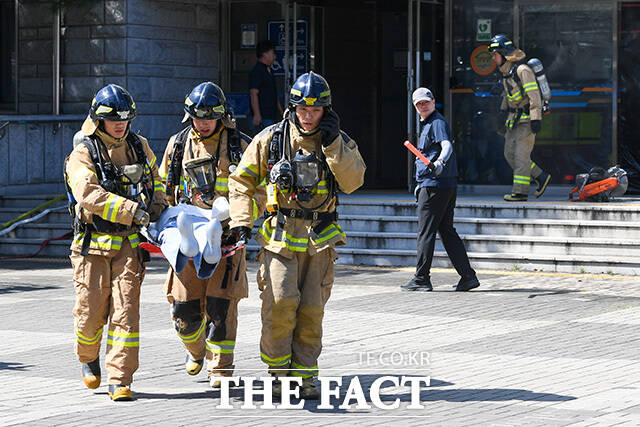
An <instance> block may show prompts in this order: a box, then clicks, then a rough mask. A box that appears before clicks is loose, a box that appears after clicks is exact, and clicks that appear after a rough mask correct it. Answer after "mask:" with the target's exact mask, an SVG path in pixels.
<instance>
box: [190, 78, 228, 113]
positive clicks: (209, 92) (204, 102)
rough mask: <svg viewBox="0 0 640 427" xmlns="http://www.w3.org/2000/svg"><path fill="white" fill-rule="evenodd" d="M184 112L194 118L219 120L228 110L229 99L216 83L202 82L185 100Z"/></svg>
mask: <svg viewBox="0 0 640 427" xmlns="http://www.w3.org/2000/svg"><path fill="white" fill-rule="evenodd" d="M184 112H185V113H187V115H189V117H191V118H192V119H201V120H217V119H220V118H222V117H223V116H224V115H225V113H226V112H227V99H226V98H225V96H224V92H222V89H220V87H219V86H218V85H216V84H215V83H211V82H204V83H200V84H199V85H198V86H196V87H194V88H193V90H192V91H191V93H190V94H189V95H188V96H187V98H186V99H185V100H184Z"/></svg>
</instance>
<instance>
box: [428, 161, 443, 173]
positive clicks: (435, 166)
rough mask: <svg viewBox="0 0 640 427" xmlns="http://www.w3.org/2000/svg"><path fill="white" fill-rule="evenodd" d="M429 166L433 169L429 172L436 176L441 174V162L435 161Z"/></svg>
mask: <svg viewBox="0 0 640 427" xmlns="http://www.w3.org/2000/svg"><path fill="white" fill-rule="evenodd" d="M431 164H432V165H433V169H432V170H431V172H432V173H434V174H435V175H436V176H438V175H440V174H441V173H442V170H443V169H444V164H443V163H442V161H441V160H436V161H435V162H433V163H431Z"/></svg>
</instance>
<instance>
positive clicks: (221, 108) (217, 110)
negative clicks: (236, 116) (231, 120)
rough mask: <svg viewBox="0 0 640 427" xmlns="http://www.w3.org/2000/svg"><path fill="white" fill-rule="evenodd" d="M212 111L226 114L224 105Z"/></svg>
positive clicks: (217, 106)
mask: <svg viewBox="0 0 640 427" xmlns="http://www.w3.org/2000/svg"><path fill="white" fill-rule="evenodd" d="M212 110H213V111H215V112H216V113H224V105H216V106H215V107H213V108H212Z"/></svg>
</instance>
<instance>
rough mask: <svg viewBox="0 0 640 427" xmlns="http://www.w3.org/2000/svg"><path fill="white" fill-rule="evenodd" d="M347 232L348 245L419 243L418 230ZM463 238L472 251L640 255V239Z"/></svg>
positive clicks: (372, 246) (439, 244) (438, 247)
mask: <svg viewBox="0 0 640 427" xmlns="http://www.w3.org/2000/svg"><path fill="white" fill-rule="evenodd" d="M345 232H346V233H347V245H346V246H345V247H347V248H353V249H399V250H403V249H408V250H414V249H415V247H416V234H415V233H370V232H363V231H352V232H350V231H345ZM460 238H461V239H462V241H463V242H464V244H465V247H466V248H467V251H470V252H505V253H519V254H523V255H525V256H526V255H528V254H553V255H577V256H581V255H597V254H606V255H607V256H638V257H640V242H639V241H638V240H637V239H621V238H615V239H614V238H611V237H608V238H583V237H555V236H524V235H482V234H460ZM436 250H444V247H443V246H442V242H441V240H440V236H438V239H437V241H436Z"/></svg>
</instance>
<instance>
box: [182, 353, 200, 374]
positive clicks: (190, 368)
mask: <svg viewBox="0 0 640 427" xmlns="http://www.w3.org/2000/svg"><path fill="white" fill-rule="evenodd" d="M203 362H204V360H203V359H200V360H194V359H192V358H191V355H190V354H189V353H187V358H186V360H185V361H184V367H185V369H186V370H187V374H189V375H198V373H199V372H200V370H201V369H202V364H203Z"/></svg>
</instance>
